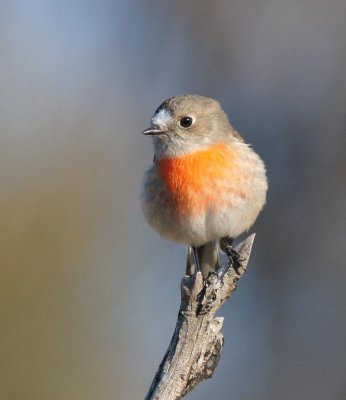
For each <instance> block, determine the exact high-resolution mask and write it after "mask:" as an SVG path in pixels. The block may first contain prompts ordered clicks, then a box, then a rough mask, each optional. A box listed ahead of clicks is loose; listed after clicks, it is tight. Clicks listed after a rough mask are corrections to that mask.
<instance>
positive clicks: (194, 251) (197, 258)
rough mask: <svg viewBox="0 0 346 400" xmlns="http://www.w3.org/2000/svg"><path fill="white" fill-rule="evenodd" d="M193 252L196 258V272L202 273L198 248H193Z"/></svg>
mask: <svg viewBox="0 0 346 400" xmlns="http://www.w3.org/2000/svg"><path fill="white" fill-rule="evenodd" d="M192 251H193V255H194V256H195V263H196V272H202V270H201V266H200V265H199V257H198V247H194V246H192Z"/></svg>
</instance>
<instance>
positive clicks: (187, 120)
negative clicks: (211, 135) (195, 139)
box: [179, 117, 193, 128]
mask: <svg viewBox="0 0 346 400" xmlns="http://www.w3.org/2000/svg"><path fill="white" fill-rule="evenodd" d="M179 123H180V126H182V127H183V128H190V126H191V125H192V123H193V119H192V118H191V117H183V118H181V120H180V122H179Z"/></svg>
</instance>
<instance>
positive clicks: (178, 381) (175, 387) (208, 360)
mask: <svg viewBox="0 0 346 400" xmlns="http://www.w3.org/2000/svg"><path fill="white" fill-rule="evenodd" d="M254 239H255V234H253V235H251V236H249V237H248V238H247V239H245V240H244V241H243V242H242V243H241V244H240V245H239V246H238V247H237V248H236V251H237V252H238V254H239V256H240V268H239V270H238V274H237V273H236V272H235V271H234V269H233V268H232V265H229V263H228V264H225V265H223V266H221V267H220V268H219V269H218V270H217V272H216V273H210V274H209V276H208V278H207V279H205V280H204V279H203V278H202V274H201V273H200V272H197V273H196V274H193V275H191V276H185V277H184V278H183V280H182V282H181V304H180V310H179V314H178V320H177V324H176V327H175V331H174V334H173V337H172V340H171V343H170V345H169V347H168V349H167V351H166V354H165V356H164V358H163V360H162V362H161V364H160V366H159V369H158V371H157V373H156V375H155V378H154V381H153V383H152V385H151V387H150V389H149V392H148V394H147V396H146V398H145V400H176V399H181V398H182V397H183V396H185V394H186V393H188V392H189V391H191V390H192V389H193V388H194V387H195V386H196V385H197V384H198V383H200V382H202V381H203V380H204V379H208V378H211V377H212V376H213V373H214V371H215V369H216V367H217V365H218V362H219V360H220V357H221V352H222V348H223V342H224V339H223V334H222V332H221V329H222V325H223V318H222V317H215V313H216V312H217V311H218V309H219V308H220V307H221V306H222V304H223V303H224V302H225V301H226V300H227V299H228V298H229V297H230V295H231V294H232V293H233V292H234V290H235V289H236V287H237V282H238V280H239V279H240V278H241V277H242V276H243V274H244V272H245V271H246V267H247V264H248V261H249V258H250V254H251V249H252V245H253V241H254Z"/></svg>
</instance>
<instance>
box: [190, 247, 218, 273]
mask: <svg viewBox="0 0 346 400" xmlns="http://www.w3.org/2000/svg"><path fill="white" fill-rule="evenodd" d="M219 252H220V244H219V241H218V240H213V241H211V242H208V243H206V244H204V245H202V246H199V247H197V254H198V261H199V266H200V268H201V272H202V275H203V277H204V278H206V277H207V276H208V275H209V273H210V272H215V271H216V269H217V268H218V266H219V262H220V259H219ZM196 269H197V268H196V261H195V257H194V254H193V250H192V248H191V247H189V248H188V253H187V265H186V273H187V275H192V274H194V273H195V272H196Z"/></svg>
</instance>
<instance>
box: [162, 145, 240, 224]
mask: <svg viewBox="0 0 346 400" xmlns="http://www.w3.org/2000/svg"><path fill="white" fill-rule="evenodd" d="M158 170H159V175H160V177H161V178H162V179H163V181H164V182H165V184H166V186H167V189H168V191H169V192H170V194H171V197H172V202H173V204H174V206H175V207H176V211H177V212H179V213H181V214H183V215H186V216H189V217H191V216H194V215H198V214H200V213H201V212H204V211H206V210H207V209H210V208H213V207H218V206H222V205H224V204H225V203H230V204H231V203H232V199H233V198H234V196H232V195H238V196H240V197H246V196H245V194H246V193H245V191H244V190H243V189H242V188H241V186H243V185H241V182H242V181H243V176H242V174H241V169H240V168H239V163H238V159H237V156H236V152H235V151H234V150H233V149H231V148H230V147H229V146H227V145H225V144H217V145H214V146H212V147H209V148H208V149H205V150H201V151H196V152H194V153H192V154H188V155H186V156H183V157H176V158H167V159H163V160H159V161H158Z"/></svg>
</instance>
